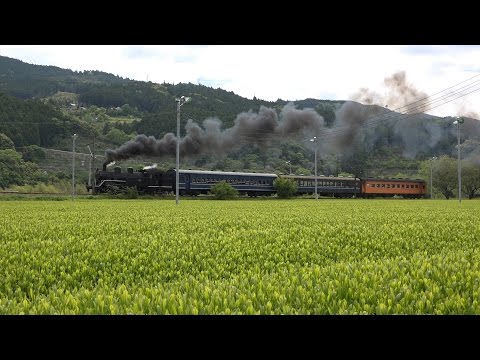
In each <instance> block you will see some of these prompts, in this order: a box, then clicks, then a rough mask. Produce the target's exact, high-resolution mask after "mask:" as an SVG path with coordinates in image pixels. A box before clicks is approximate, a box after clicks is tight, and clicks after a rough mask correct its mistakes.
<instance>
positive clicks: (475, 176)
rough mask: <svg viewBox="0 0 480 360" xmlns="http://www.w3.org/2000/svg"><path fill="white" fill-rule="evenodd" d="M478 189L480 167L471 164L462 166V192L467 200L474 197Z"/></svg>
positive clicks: (479, 186) (465, 163)
mask: <svg viewBox="0 0 480 360" xmlns="http://www.w3.org/2000/svg"><path fill="white" fill-rule="evenodd" d="M478 189H480V165H479V164H476V163H472V162H464V163H463V164H462V192H464V193H466V194H467V196H468V198H469V199H473V198H474V197H475V192H476V191H477V190H478Z"/></svg>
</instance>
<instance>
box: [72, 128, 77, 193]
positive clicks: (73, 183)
mask: <svg viewBox="0 0 480 360" xmlns="http://www.w3.org/2000/svg"><path fill="white" fill-rule="evenodd" d="M76 138H77V134H73V150H72V153H73V159H72V200H75V139H76Z"/></svg>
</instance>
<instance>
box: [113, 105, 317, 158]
mask: <svg viewBox="0 0 480 360" xmlns="http://www.w3.org/2000/svg"><path fill="white" fill-rule="evenodd" d="M323 127H324V120H323V117H322V116H320V115H319V114H318V113H317V112H316V111H315V110H313V109H303V110H298V109H296V108H295V106H294V105H293V104H291V103H289V104H287V105H285V107H284V108H283V109H282V111H281V112H280V115H277V111H276V110H275V109H271V108H267V107H265V106H261V107H260V110H259V112H258V113H254V112H252V111H249V112H243V113H241V114H239V115H237V118H236V119H235V122H234V126H232V127H231V128H228V129H225V130H222V122H221V121H220V120H218V119H217V118H210V119H206V120H205V121H204V122H203V128H202V127H200V125H198V124H197V123H195V122H194V121H193V120H191V119H190V120H188V122H187V124H186V126H185V129H186V136H185V137H183V138H182V139H181V141H180V155H181V156H182V157H196V156H201V155H204V154H225V153H226V152H228V151H231V150H232V149H234V148H236V147H238V146H240V145H241V144H244V143H251V144H255V145H257V146H260V147H265V146H267V145H268V144H269V142H270V141H271V140H273V139H275V138H280V137H293V136H298V135H305V134H307V133H308V134H309V136H315V135H317V136H318V135H319V134H320V132H321V130H322V129H323ZM176 146H177V138H176V136H175V135H174V134H173V133H167V134H165V136H164V137H163V138H162V139H156V138H155V137H153V136H146V135H138V136H137V137H135V139H133V140H130V141H128V142H126V143H125V144H123V145H122V146H120V147H119V148H117V149H116V150H112V149H109V150H107V151H106V157H107V160H106V163H110V162H112V161H119V160H126V159H129V158H131V157H134V156H139V155H144V156H158V157H167V156H168V157H174V156H175V154H176Z"/></svg>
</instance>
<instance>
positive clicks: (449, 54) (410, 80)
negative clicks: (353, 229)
mask: <svg viewBox="0 0 480 360" xmlns="http://www.w3.org/2000/svg"><path fill="white" fill-rule="evenodd" d="M0 55H2V56H8V57H12V58H15V59H19V60H22V61H25V62H27V63H31V64H39V65H55V66H58V67H61V68H65V69H71V70H78V71H80V70H100V71H104V72H108V73H112V74H114V75H119V76H121V77H124V78H129V79H135V80H141V81H147V80H148V81H152V82H156V83H162V82H164V81H165V82H167V83H175V84H176V83H179V82H184V83H188V82H191V83H194V84H203V85H206V86H211V87H213V88H217V87H220V88H222V89H225V90H228V91H233V92H234V93H236V94H238V95H241V96H243V97H246V98H249V99H251V98H253V96H256V97H257V98H260V99H264V100H269V101H275V100H277V99H278V98H280V99H283V100H291V101H295V100H302V99H305V98H315V99H328V100H348V99H352V98H353V96H354V94H356V93H358V91H359V90H360V88H368V90H369V91H368V92H370V93H371V92H372V91H374V92H375V93H376V94H377V96H376V101H375V102H377V103H379V105H383V106H385V105H390V106H389V107H390V108H392V107H393V106H395V105H396V104H390V103H387V104H380V102H387V99H392V95H394V96H396V95H395V94H392V93H391V91H392V89H390V88H388V87H387V86H386V85H385V83H384V79H385V78H388V77H391V76H392V75H393V74H395V73H398V72H400V71H404V72H405V74H406V79H405V80H406V83H407V86H408V87H409V88H410V89H412V88H414V89H416V90H418V92H419V93H423V94H426V95H428V96H432V98H431V100H432V101H431V103H430V104H429V105H427V106H428V108H427V111H424V112H427V113H430V114H433V115H438V116H454V115H467V116H473V117H476V118H479V117H477V116H478V114H480V46H476V45H475V46H474V45H458V46H443V45H436V46H425V45H415V46H407V45H403V46H396V45H354V46H347V45H252V46H247V45H231V46H227V45H215V46H198V45H195V46H181V45H135V46H127V45H31V46H27V45H0ZM477 75H479V76H478V77H476V78H473V79H472V77H474V76H477ZM469 79H470V80H469ZM462 82H463V83H462ZM460 83H462V84H460ZM462 87H464V88H462ZM448 88H450V89H449V90H448V91H446V92H442V93H440V94H437V95H435V94H436V93H439V92H440V91H443V90H446V89H448ZM468 92H471V93H470V94H468V95H465V96H461V95H464V94H467V93H468ZM456 97H458V99H456V100H453V99H454V98H456ZM357 100H358V101H360V102H364V101H363V100H362V99H361V98H360V99H359V98H357ZM449 100H452V101H450V102H448V103H446V101H449Z"/></svg>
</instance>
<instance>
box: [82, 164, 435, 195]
mask: <svg viewBox="0 0 480 360" xmlns="http://www.w3.org/2000/svg"><path fill="white" fill-rule="evenodd" d="M278 177H279V176H277V175H276V174H268V173H247V172H223V171H203V170H182V169H180V172H179V183H178V188H179V193H180V195H199V194H207V193H208V192H209V191H210V190H211V188H212V186H213V185H215V184H216V183H218V182H220V181H225V182H227V183H228V184H230V185H231V186H232V187H234V188H235V189H237V190H238V191H239V193H240V194H246V195H249V196H252V197H253V196H262V195H271V194H274V193H275V192H276V189H275V186H274V181H275V180H276V179H277V178H278ZM280 177H284V178H287V179H291V180H293V181H295V182H296V184H297V189H298V190H297V193H298V194H314V193H315V187H316V188H317V194H318V195H320V196H333V197H350V198H351V197H393V196H395V195H399V196H403V197H409V198H420V197H424V196H425V194H426V184H425V181H423V180H418V179H417V180H409V179H372V178H366V179H359V178H354V177H326V176H318V177H317V181H316V184H315V177H314V176H300V175H280ZM315 185H316V186H315ZM128 188H136V189H137V191H138V193H140V194H152V195H153V194H167V193H174V192H175V190H176V170H175V169H171V170H168V171H162V170H159V169H156V168H146V169H142V170H137V171H134V170H133V168H127V172H122V169H121V168H120V167H115V168H114V170H113V171H107V169H106V164H104V166H103V169H102V170H97V171H96V174H95V192H96V193H110V194H119V193H125V192H126V191H127V190H128ZM87 189H88V190H91V189H92V186H89V185H87Z"/></svg>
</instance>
